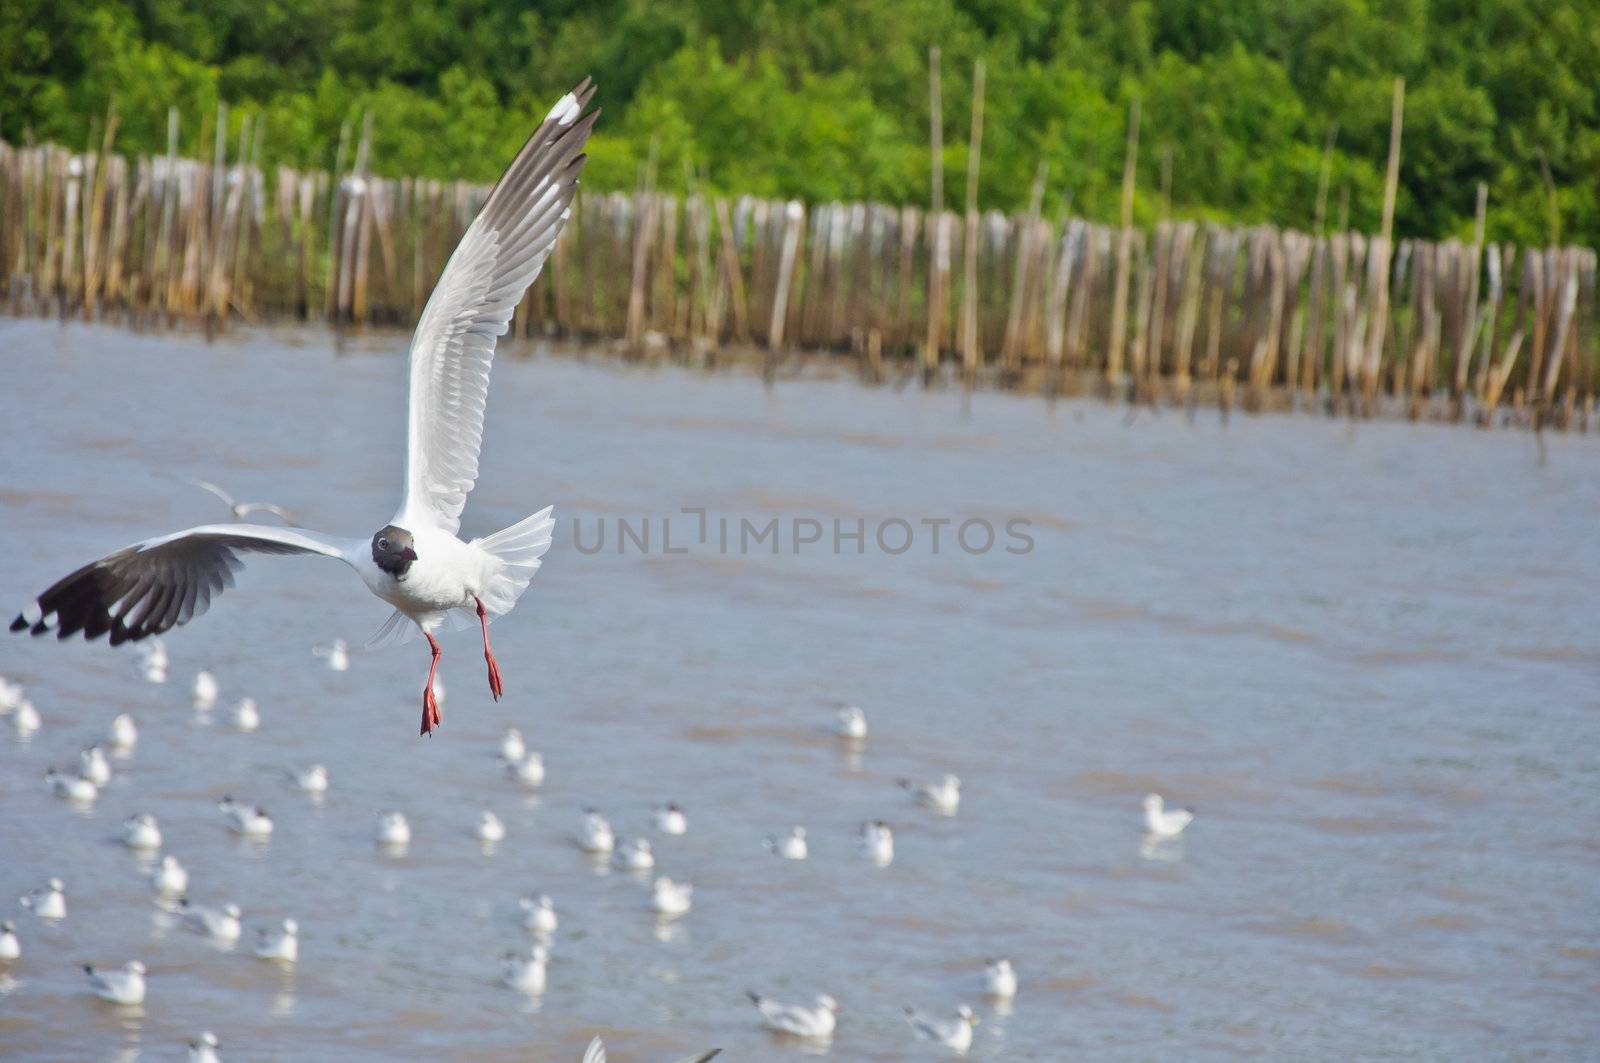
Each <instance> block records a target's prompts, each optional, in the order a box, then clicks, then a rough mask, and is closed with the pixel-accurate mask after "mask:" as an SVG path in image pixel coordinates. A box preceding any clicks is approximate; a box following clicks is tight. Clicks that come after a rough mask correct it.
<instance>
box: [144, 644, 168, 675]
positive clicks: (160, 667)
mask: <svg viewBox="0 0 1600 1063" xmlns="http://www.w3.org/2000/svg"><path fill="white" fill-rule="evenodd" d="M142 649H143V651H144V652H143V653H141V654H140V655H139V670H140V671H141V672H143V673H144V678H145V682H147V683H165V682H166V681H167V647H166V646H165V645H163V644H162V642H161V640H160V639H151V640H150V641H149V642H147V643H145V644H144V646H143V647H142Z"/></svg>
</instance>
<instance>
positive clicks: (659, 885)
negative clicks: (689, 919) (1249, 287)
mask: <svg viewBox="0 0 1600 1063" xmlns="http://www.w3.org/2000/svg"><path fill="white" fill-rule="evenodd" d="M693 906H694V887H693V886H691V885H689V884H688V883H687V882H674V881H672V880H671V879H670V878H668V877H667V876H665V875H662V876H661V877H660V878H658V879H656V881H655V885H653V886H652V887H651V890H650V907H651V909H652V910H653V911H654V912H656V914H658V915H682V914H684V913H685V912H687V911H688V910H689V909H690V908H691V907H693Z"/></svg>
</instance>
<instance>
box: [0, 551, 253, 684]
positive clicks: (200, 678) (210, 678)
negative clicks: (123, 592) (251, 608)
mask: <svg viewBox="0 0 1600 1063" xmlns="http://www.w3.org/2000/svg"><path fill="white" fill-rule="evenodd" d="M140 545H141V546H142V545H144V544H142V543H141V544H140ZM129 549H130V550H132V549H136V548H135V547H129ZM112 556H113V557H115V556H116V555H114V554H113V555H112ZM97 564H105V562H103V561H102V562H97ZM79 571H80V572H81V571H83V570H82V569H79ZM67 578H68V579H71V578H72V577H70V576H69V577H67ZM232 579H233V576H232V570H231V569H230V570H229V575H228V577H227V578H226V579H225V580H224V582H232ZM57 586H60V584H57ZM219 589H220V588H219ZM185 593H187V591H186V592H185ZM210 598H211V595H210V593H209V592H206V600H207V602H209V600H210ZM203 608H204V606H202V605H201V604H200V600H199V598H198V597H197V598H196V599H195V609H196V611H198V610H200V609H203ZM183 619H187V618H183ZM180 622H181V621H180ZM11 630H13V631H15V630H17V625H16V621H12V623H11ZM130 637H131V636H130ZM113 640H115V636H113ZM190 693H191V694H192V695H193V698H194V707H195V708H197V709H199V710H200V711H201V712H206V711H208V710H209V709H210V708H211V706H213V705H215V704H216V703H217V677H216V676H214V675H212V674H211V673H210V672H198V673H196V674H195V677H194V686H193V687H192V688H191V689H190Z"/></svg>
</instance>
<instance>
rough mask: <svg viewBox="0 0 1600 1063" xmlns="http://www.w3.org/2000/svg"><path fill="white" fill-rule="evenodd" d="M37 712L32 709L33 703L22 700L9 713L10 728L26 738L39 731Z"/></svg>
mask: <svg viewBox="0 0 1600 1063" xmlns="http://www.w3.org/2000/svg"><path fill="white" fill-rule="evenodd" d="M42 722H43V721H42V720H40V719H39V710H38V709H36V708H34V707H33V702H31V701H29V700H28V699H27V698H23V699H22V701H20V702H19V703H18V704H17V707H16V709H14V710H13V711H12V713H11V726H13V727H15V728H16V729H17V734H19V735H22V736H23V737H24V738H26V737H27V736H28V735H31V734H33V732H35V731H37V730H38V729H39V724H41V723H42Z"/></svg>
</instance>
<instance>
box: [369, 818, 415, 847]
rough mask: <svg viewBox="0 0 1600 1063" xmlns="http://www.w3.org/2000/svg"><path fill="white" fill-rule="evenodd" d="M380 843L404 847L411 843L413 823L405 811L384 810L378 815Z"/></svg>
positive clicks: (387, 845)
mask: <svg viewBox="0 0 1600 1063" xmlns="http://www.w3.org/2000/svg"><path fill="white" fill-rule="evenodd" d="M377 837H378V844H379V845H382V846H385V847H386V848H390V849H402V848H404V847H405V846H407V845H410V844H411V824H410V823H407V822H406V815H405V813H404V812H384V813H382V814H381V815H379V816H378V835H377Z"/></svg>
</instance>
